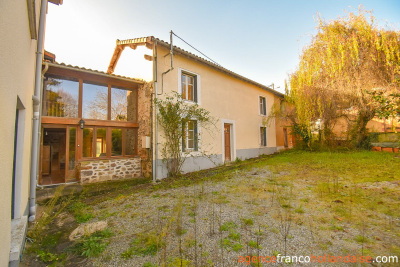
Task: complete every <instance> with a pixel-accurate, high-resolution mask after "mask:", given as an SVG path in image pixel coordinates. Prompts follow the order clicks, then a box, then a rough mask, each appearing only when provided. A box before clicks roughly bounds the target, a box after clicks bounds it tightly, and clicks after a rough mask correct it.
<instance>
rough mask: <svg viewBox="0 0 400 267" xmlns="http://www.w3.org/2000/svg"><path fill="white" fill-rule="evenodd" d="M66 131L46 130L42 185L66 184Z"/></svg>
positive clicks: (43, 149)
mask: <svg viewBox="0 0 400 267" xmlns="http://www.w3.org/2000/svg"><path fill="white" fill-rule="evenodd" d="M66 152H67V151H66V129H65V128H44V129H43V147H42V150H41V153H42V155H41V163H42V164H41V167H42V168H41V177H42V179H41V184H42V185H51V184H61V183H65V175H66Z"/></svg>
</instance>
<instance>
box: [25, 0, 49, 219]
mask: <svg viewBox="0 0 400 267" xmlns="http://www.w3.org/2000/svg"><path fill="white" fill-rule="evenodd" d="M46 9H47V0H41V5H40V17H39V33H38V41H37V49H36V72H35V91H34V95H33V96H32V101H33V118H32V119H33V122H32V150H31V174H30V187H29V221H30V222H32V221H34V220H35V218H36V184H37V180H38V177H39V172H38V169H39V168H38V167H39V160H38V159H39V149H38V148H39V138H40V115H41V91H42V90H41V88H42V82H43V80H42V60H43V45H44V27H45V18H46Z"/></svg>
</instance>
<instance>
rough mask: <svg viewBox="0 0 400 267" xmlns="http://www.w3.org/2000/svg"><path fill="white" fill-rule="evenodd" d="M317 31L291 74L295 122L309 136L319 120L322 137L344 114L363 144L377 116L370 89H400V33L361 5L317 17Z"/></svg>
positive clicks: (353, 137) (352, 134) (353, 136)
mask: <svg viewBox="0 0 400 267" xmlns="http://www.w3.org/2000/svg"><path fill="white" fill-rule="evenodd" d="M317 30H318V32H317V34H316V35H315V36H314V37H313V39H312V42H311V44H310V45H309V46H307V47H306V48H305V49H304V50H303V53H302V55H301V57H300V63H299V66H298V68H297V70H296V71H295V72H294V73H292V74H291V75H290V77H289V81H290V83H289V85H290V91H289V92H288V94H287V98H286V100H287V101H288V102H289V103H292V105H293V107H294V110H295V112H294V115H295V118H294V122H295V125H296V126H297V127H299V128H300V131H303V132H306V134H307V133H308V135H309V136H310V132H311V130H312V128H313V127H314V126H315V123H316V122H320V123H321V129H323V131H322V136H323V137H322V140H323V139H325V138H327V135H329V134H331V133H332V132H333V128H334V126H335V123H336V122H337V121H338V120H339V119H340V118H343V119H345V120H346V121H347V123H348V131H347V133H348V137H349V138H350V139H351V140H352V141H354V143H355V145H356V146H357V147H361V146H363V144H364V143H365V141H366V140H367V128H366V126H367V123H368V122H369V121H370V120H371V119H373V118H374V116H375V115H376V109H377V105H376V104H375V102H374V101H373V96H372V95H371V92H376V91H379V92H382V93H383V94H392V93H393V92H399V88H400V32H399V31H396V30H388V29H385V28H379V27H378V26H377V24H376V22H375V18H374V17H373V16H372V14H371V13H370V12H366V11H364V10H363V9H361V8H360V9H359V13H358V14H354V13H349V14H348V15H347V16H345V17H342V18H339V19H337V20H334V21H330V22H326V21H324V20H323V19H321V18H318V25H317Z"/></svg>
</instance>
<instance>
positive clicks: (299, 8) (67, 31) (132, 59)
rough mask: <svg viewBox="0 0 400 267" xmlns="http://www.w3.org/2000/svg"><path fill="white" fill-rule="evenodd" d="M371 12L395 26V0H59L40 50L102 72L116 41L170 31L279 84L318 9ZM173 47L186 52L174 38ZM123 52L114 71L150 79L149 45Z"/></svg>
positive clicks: (399, 11) (329, 15)
mask: <svg viewBox="0 0 400 267" xmlns="http://www.w3.org/2000/svg"><path fill="white" fill-rule="evenodd" d="M360 4H361V5H363V6H364V8H365V9H366V10H372V11H373V15H374V16H375V17H376V19H377V21H378V23H379V25H381V26H385V25H388V24H390V25H391V26H393V27H394V28H396V29H397V30H398V29H400V1H399V0H391V1H389V0H380V1H378V0H375V1H374V0H370V1H361V0H359V1H341V0H334V1H333V0H331V1H325V0H319V1H311V0H303V1H300V0H297V1H295V0H281V1H269V0H265V1H235V0H231V1H217V0H214V1H208V0H207V1H200V0H198V1H190V0H186V1H165V0H164V1H161V0H147V1H144V0H141V1H137V0H113V1H107V0H97V1H96V0H85V1H82V0H65V1H64V3H63V5H61V6H54V5H52V4H49V12H48V16H47V27H46V40H45V49H46V50H48V51H50V52H53V53H55V54H56V56H57V58H56V59H57V61H58V62H65V63H68V64H72V65H78V66H81V67H88V68H92V69H97V70H101V71H106V70H107V66H108V64H109V62H110V59H111V56H112V54H113V51H114V47H115V40H116V39H121V40H123V39H130V38H137V37H144V36H155V37H158V38H160V39H162V40H165V41H169V31H170V30H173V31H174V32H175V33H176V34H177V35H179V36H180V37H182V38H183V39H185V40H186V41H187V42H189V43H190V44H192V45H193V46H195V47H196V48H197V49H199V50H200V51H202V52H203V53H204V54H206V55H207V56H209V57H210V58H212V59H213V60H214V61H216V62H218V63H219V64H220V65H222V66H224V67H225V68H228V69H230V70H232V71H234V72H236V73H238V74H240V75H243V76H245V77H248V78H250V79H252V80H255V81H257V82H259V83H262V84H265V85H270V84H271V83H275V86H276V87H277V86H280V88H279V89H277V90H279V91H283V90H284V80H285V79H286V78H287V77H288V73H291V72H293V71H294V70H295V69H296V66H297V64H298V61H299V56H300V53H301V51H302V49H303V47H304V45H306V44H308V43H309V42H310V40H311V37H312V35H313V34H315V26H316V23H315V17H316V15H317V13H319V14H320V15H321V16H322V17H323V18H324V19H326V20H332V19H336V18H338V17H339V16H344V15H345V14H346V10H347V11H355V12H356V11H357V9H358V6H359V5H360ZM174 44H175V45H177V46H179V47H181V48H183V49H185V50H188V51H191V52H194V51H192V50H191V49H190V47H188V46H186V45H185V44H184V43H182V42H181V41H179V40H178V39H177V38H175V39H174ZM129 50H130V49H125V51H124V52H123V54H122V57H121V59H120V62H119V63H118V66H117V68H116V72H115V73H116V74H120V75H125V76H130V77H141V78H144V79H151V75H150V73H151V63H150V62H146V61H145V60H144V59H143V53H149V54H150V52H148V50H146V49H144V48H143V49H142V50H136V51H133V50H130V51H129Z"/></svg>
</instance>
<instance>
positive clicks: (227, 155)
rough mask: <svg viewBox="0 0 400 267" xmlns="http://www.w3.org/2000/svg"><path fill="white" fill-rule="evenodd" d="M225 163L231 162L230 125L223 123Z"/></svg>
mask: <svg viewBox="0 0 400 267" xmlns="http://www.w3.org/2000/svg"><path fill="white" fill-rule="evenodd" d="M224 146H225V161H231V160H232V158H231V125H230V124H227V123H224Z"/></svg>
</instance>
